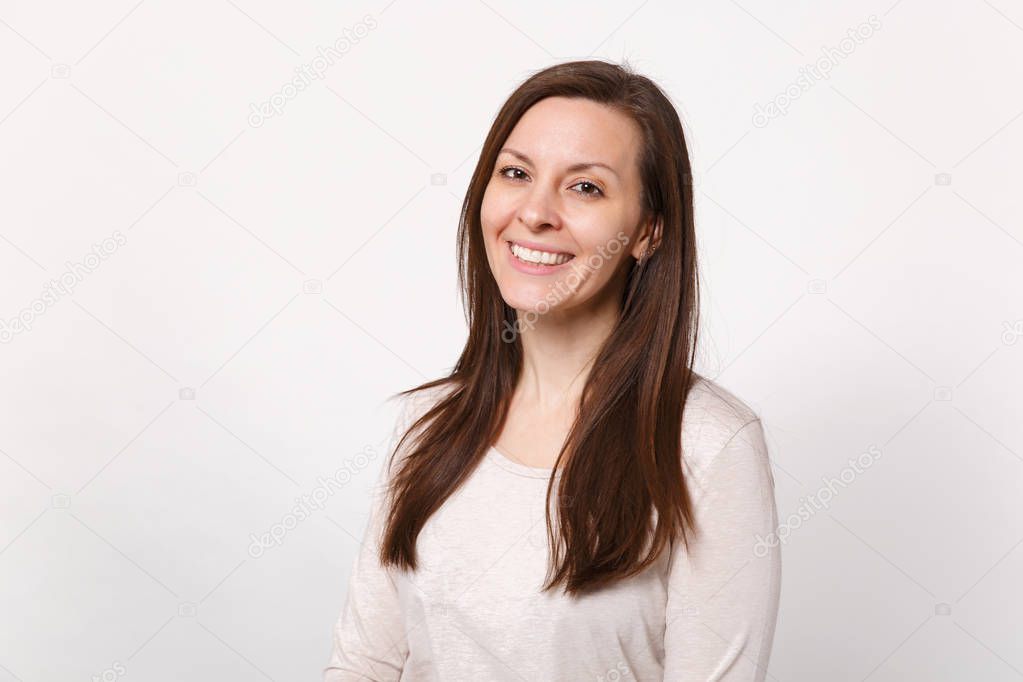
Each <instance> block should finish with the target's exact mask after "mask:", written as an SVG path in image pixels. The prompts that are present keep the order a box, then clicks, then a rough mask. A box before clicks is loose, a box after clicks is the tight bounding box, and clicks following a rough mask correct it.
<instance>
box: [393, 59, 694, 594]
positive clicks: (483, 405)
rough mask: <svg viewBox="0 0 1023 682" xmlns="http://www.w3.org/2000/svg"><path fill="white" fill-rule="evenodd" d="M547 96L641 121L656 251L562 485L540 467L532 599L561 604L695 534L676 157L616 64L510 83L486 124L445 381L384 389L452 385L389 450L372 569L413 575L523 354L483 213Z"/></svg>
mask: <svg viewBox="0 0 1023 682" xmlns="http://www.w3.org/2000/svg"><path fill="white" fill-rule="evenodd" d="M552 96H561V97H576V98H586V99H589V100H592V101H595V102H598V103H602V104H605V105H608V106H611V107H613V108H615V109H616V110H618V111H621V112H623V113H625V114H626V115H628V116H630V117H631V118H632V119H633V120H634V121H635V122H636V123H637V124H638V125H639V128H640V130H641V131H642V139H643V144H642V149H641V150H639V167H640V174H641V178H642V187H643V189H642V196H641V197H640V200H641V202H642V206H643V208H644V209H645V210H646V211H647V212H648V213H647V215H651V214H652V215H654V216H657V217H659V218H660V220H661V231H660V242H659V245H658V248H657V250H656V252H655V253H654V254H653V255H652V256H651V257H649V258H647V259H643V260H640V261H635V260H634V261H633V264H632V269H631V270H630V272H629V273H628V279H627V281H626V287H625V291H624V293H623V298H622V307H621V310H622V312H621V315H620V317H619V319H618V321H617V324H616V326H615V327H614V329H613V330H612V332H611V333H610V335H609V336H608V338H607V339H606V341H605V342H604V344H603V346H602V347H601V348H600V350H599V351H598V353H597V356H596V358H595V360H594V363H593V366H592V369H591V370H590V373H589V375H588V377H587V380H586V384H585V385H584V387H583V389H582V396H581V398H580V404H579V409H578V416H577V418H576V420H575V422H574V424H573V426H572V428H571V430H570V432H569V434H568V437H567V438H566V441H565V443H564V445H563V447H562V449H561V452H560V453H559V455H558V458H557V460H556V462H555V470H558V469H559V467H560V468H561V471H562V475H561V476H560V477H555V476H554V475H553V472H552V475H551V478H550V481H549V482H548V486H547V512H546V515H547V533H548V540H549V543H550V546H551V547H552V548H553V551H552V561H551V564H549V566H548V573H547V577H546V579H545V584H544V587H543V589H544V591H547V590H549V589H551V588H553V587H554V586H555V585H557V584H559V583H564V589H565V592H566V593H567V594H569V595H579V594H582V593H585V592H587V591H590V590H593V589H595V588H599V587H602V586H604V585H608V584H610V583H612V582H615V581H617V580H620V579H623V578H627V577H629V576H632V575H635V574H637V573H639V572H641V571H642V570H643V569H645V568H646V567H647V566H649V565H650V564H652V563H653V562H654V561H655V560H656V559H657V558H658V556H659V554H660V552H661V551H662V550H664V549H665V548H666V547H669V548H670V547H671V546H672V544H673V543H674V541H675V538H677V537H681V538H682V541H683V542H684V543H685V544H686V545H687V546H688V533H689V532H693V531H695V528H693V518H692V508H691V501H690V499H689V496H688V495H687V492H686V486H685V484H684V480H683V469H682V456H681V455H682V442H681V438H682V414H683V408H684V406H685V400H686V396H687V394H688V393H689V388H690V386H691V385H692V384H693V383H694V382H695V381H696V378H697V375H695V373H694V372H693V371H692V365H693V359H694V354H695V349H696V340H697V338H696V337H697V327H698V319H699V314H698V310H697V307H698V301H699V293H698V281H697V280H698V276H697V267H696V237H695V229H694V221H693V190H692V182H691V178H692V175H691V169H690V165H689V154H688V151H687V149H686V142H685V137H684V135H683V130H682V124H681V121H680V120H679V117H678V113H677V112H676V111H675V108H674V106H673V105H672V103H671V101H670V100H669V98H668V97H667V95H665V94H664V93H663V92H662V91H661V90H660V88H659V87H658V86H657V85H655V84H654V83H653V82H652V81H651V80H650V79H648V78H646V77H644V76H641V75H638V74H636V73H634V72H633V71H632V69H631V67H629V66H628V65H619V64H613V63H608V62H603V61H597V60H590V61H573V62H567V63H562V64H557V65H555V66H551V67H549V68H546V69H544V70H542V71H539V72H537V73H535V74H533V75H532V76H531V77H529V78H528V79H527V80H526V81H525V82H523V83H522V84H521V85H520V86H519V87H518V88H517V89H516V90H515V91H514V92H513V93H512V94H511V96H510V97H509V98H508V100H507V101H506V102H505V103H504V105H503V106H502V108H501V110H500V112H499V113H498V115H497V117H496V118H495V120H494V122H493V124H492V126H491V128H490V132H489V134H488V135H487V139H486V142H485V143H484V145H483V149H482V151H481V153H480V157H479V161H478V163H477V164H476V169H475V171H473V175H472V179H471V181H470V182H469V189H468V191H467V192H466V196H465V200H464V202H463V204H462V212H461V219H460V222H459V229H458V281H459V285H460V287H461V293H462V298H463V303H464V306H465V312H466V317H467V320H468V324H469V334H468V339H467V341H466V344H465V348H464V349H463V350H462V354H461V356H460V357H459V359H458V362H457V364H456V365H455V366H454V368H453V370H452V372H451V374H450V376H447V377H443V378H441V379H437V380H434V381H429V382H426V383H424V384H421V385H420V386H417V387H415V388H411V389H408V390H406V391H402V392H400V393H398V394H396V396H407V395H409V394H412V393H415V392H417V391H421V390H425V389H431V388H433V387H440V386H444V387H447V388H448V389H449V390H446V391H443V394H444V395H443V397H442V398H441V399H439V400H438V401H437V402H435V403H434V404H432V405H431V406H430V408H429V409H428V410H426V411H425V412H424V413H423V414H422V415H420V416H419V418H418V419H415V420H414V421H413V422H412V423H411V424H410V428H409V429H408V430H407V431H405V432H404V435H403V436H402V437H401V438H400V439H399V440H398V444H397V446H396V448H395V454H396V453H397V452H398V451H399V450H400V449H401V448H402V447H403V445H404V444H405V441H406V439H409V440H410V442H411V443H412V447H410V448H409V450H408V456H407V457H404V458H402V464H401V466H400V467H397V470H396V472H395V473H394V475H393V477H392V478H391V481H390V487H389V499H390V512H389V514H388V517H387V524H386V528H385V530H384V535H383V540H382V542H381V551H380V561H381V562H382V563H383V564H384V565H394V566H398V567H400V568H403V569H407V570H415V569H416V566H417V559H416V549H415V544H416V538H417V537H418V535H419V532H420V531H421V530H422V528H423V525H424V524H425V523H426V521H427V519H428V518H429V517H430V516H431V515H432V514H433V513H434V512H436V511H437V509H439V508H440V506H441V505H442V504H443V503H444V501H445V500H446V499H447V498H448V496H449V495H451V494H452V493H453V492H454V491H455V490H456V489H457V488H458V487H459V486H460V485H461V484H462V483H463V482H464V481H465V480H467V478H468V477H469V476H470V474H471V473H472V472H473V470H474V468H475V467H476V466H477V464H478V463H479V462H480V460H481V459H482V458H483V457H484V456H485V454H486V452H487V450H488V449H489V447H490V446H491V444H492V443H493V442H494V440H496V438H497V437H498V435H499V434H500V433H501V429H502V428H503V425H504V420H505V417H506V414H507V409H508V405H509V402H510V399H511V397H512V393H513V391H514V389H515V387H516V384H517V381H518V378H519V373H520V370H521V367H522V357H523V353H522V345H521V341H520V340H519V338H518V336H515V337H514V338H513V339H512V340H511V342H509V341H508V340H507V338H506V337H502V332H503V331H506V330H507V329H509V328H515V325H516V312H515V310H514V309H512V308H511V307H510V306H509V305H508V304H507V303H505V301H504V299H503V298H502V297H501V293H500V290H499V289H498V286H497V282H496V280H495V279H494V276H493V273H492V272H491V270H490V267H489V265H488V261H487V257H486V251H485V247H484V240H483V233H482V227H481V224H480V206H481V204H482V201H483V194H484V190H485V189H486V187H487V183H488V182H489V181H490V177H491V175H492V173H493V169H494V167H495V163H496V159H497V155H498V151H499V150H500V149H501V147H502V145H503V144H504V142H505V140H506V139H507V137H508V135H509V134H510V133H511V131H512V129H513V128H514V126H515V124H516V123H517V122H518V120H519V118H520V117H521V116H522V115H523V114H524V113H525V112H526V110H527V109H529V108H530V107H531V106H533V105H534V104H536V103H537V102H539V101H540V100H542V99H544V98H546V97H552ZM628 257H629V258H631V256H628ZM413 432H416V433H415V436H414V437H412V433H413ZM393 456H394V455H393V454H392V461H393ZM559 478H560V482H558V479H559ZM555 485H557V495H556V517H557V519H556V521H553V520H552V518H553V515H552V510H551V500H552V492H553V491H554V490H555Z"/></svg>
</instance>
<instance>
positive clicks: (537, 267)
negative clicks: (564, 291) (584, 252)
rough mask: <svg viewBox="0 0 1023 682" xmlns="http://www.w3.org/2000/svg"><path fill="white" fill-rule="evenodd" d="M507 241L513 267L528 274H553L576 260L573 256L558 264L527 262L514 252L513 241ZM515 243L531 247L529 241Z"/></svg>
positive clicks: (509, 257)
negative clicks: (512, 248)
mask: <svg viewBox="0 0 1023 682" xmlns="http://www.w3.org/2000/svg"><path fill="white" fill-rule="evenodd" d="M505 243H506V244H507V245H508V248H507V249H506V251H507V252H508V261H509V263H510V264H511V266H512V267H513V268H515V269H516V270H518V271H519V272H521V273H524V274H526V275H551V274H554V273H556V272H558V271H560V270H562V269H563V268H565V267H567V266H568V264H569V263H571V262H572V261H573V260H575V257H574V256H573V257H572V258H569V259H568V260H567V261H565V262H564V263H560V264H558V265H544V264H543V263H527V262H526V261H524V260H522V259H520V258H519V257H518V256H516V255H515V254H514V253H512V250H511V245H512V242H510V241H509V242H505ZM514 243H516V244H519V245H520V246H526V247H527V248H529V246H528V243H527V244H522V243H521V242H514ZM536 250H538V251H539V250H540V249H536ZM550 253H555V252H550ZM558 253H564V252H558Z"/></svg>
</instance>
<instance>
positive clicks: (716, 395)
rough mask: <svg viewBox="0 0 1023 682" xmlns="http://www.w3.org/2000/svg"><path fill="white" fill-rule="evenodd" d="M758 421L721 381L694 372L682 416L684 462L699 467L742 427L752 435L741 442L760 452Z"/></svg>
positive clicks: (698, 468) (754, 413)
mask: <svg viewBox="0 0 1023 682" xmlns="http://www.w3.org/2000/svg"><path fill="white" fill-rule="evenodd" d="M759 422H760V415H759V414H758V413H757V412H756V411H755V410H754V409H753V407H751V406H750V405H749V404H748V403H747V402H746V401H744V400H743V399H741V398H740V397H739V396H737V395H736V394H735V393H733V392H731V391H729V390H728V389H726V388H724V387H723V386H722V385H721V384H719V383H717V382H715V381H713V380H711V379H708V378H707V377H704V376H701V375H698V374H695V373H694V381H693V384H692V385H691V386H690V389H689V394H688V396H687V398H686V403H685V408H684V409H683V416H682V448H683V453H684V456H685V458H686V462H687V465H688V466H689V467H691V468H693V469H695V470H697V471H699V470H702V469H703V468H704V467H705V466H707V465H709V464H710V462H711V460H713V458H714V457H715V456H716V455H717V454H718V453H720V452H721V451H722V449H723V448H724V447H725V446H726V445H728V444H729V443H730V442H731V441H732V440H733V439H734V438H735V437H736V436H737V435H738V434H739V433H740V432H742V431H743V429H747V431H751V430H752V431H755V433H753V434H752V435H753V436H754V437H752V438H748V439H746V440H745V441H744V442H747V443H749V444H750V446H751V450H752V451H753V452H759V451H763V450H764V444H763V433H762V431H761V424H760V423H759ZM747 427H749V428H747ZM765 454H766V453H765Z"/></svg>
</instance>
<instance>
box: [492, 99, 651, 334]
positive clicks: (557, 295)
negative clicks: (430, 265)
mask: <svg viewBox="0 0 1023 682" xmlns="http://www.w3.org/2000/svg"><path fill="white" fill-rule="evenodd" d="M641 142H642V139H641V133H640V130H639V128H638V126H637V125H636V124H635V122H633V121H632V119H630V118H629V117H628V116H626V115H624V114H622V113H620V112H618V111H616V110H614V109H612V108H610V107H607V106H605V105H603V104H599V103H597V102H593V101H592V100H587V99H581V98H566V97H549V98H546V99H543V100H541V101H539V102H537V103H536V104H534V105H533V106H532V107H531V108H530V109H529V110H527V111H526V113H525V114H523V116H522V117H521V118H520V119H519V121H518V123H517V124H516V126H515V128H514V129H513V130H512V132H511V134H510V135H509V136H508V139H507V141H506V142H505V144H504V146H503V147H502V149H501V151H500V153H499V154H498V156H497V162H496V164H495V167H494V169H493V171H492V173H491V176H490V181H489V183H488V184H487V188H486V191H485V193H484V195H483V205H482V207H481V211H480V217H481V221H482V225H483V238H484V244H485V245H486V251H487V260H488V261H489V263H490V269H491V271H492V272H493V274H494V278H495V279H496V280H497V284H498V286H499V287H500V289H501V295H502V297H503V298H504V300H505V302H506V303H507V304H508V305H509V306H511V307H512V308H514V309H516V310H518V311H534V312H536V313H540V314H547V313H548V312H549V313H550V314H552V315H554V314H557V315H559V316H560V315H564V314H566V313H569V312H570V311H576V312H578V311H580V310H587V309H590V308H592V307H595V306H597V305H598V304H599V303H600V302H607V301H610V300H616V301H617V300H620V299H612V298H611V297H614V296H618V297H620V295H621V291H622V287H624V282H625V275H626V273H627V271H628V267H629V266H631V263H632V260H631V259H632V258H637V257H639V255H640V254H642V253H643V251H644V249H645V248H646V244H647V239H646V238H645V235H646V234H647V232H648V230H649V227H651V225H650V224H649V221H648V220H646V221H644V220H643V218H644V216H643V210H642V208H641V206H640V192H641V189H642V185H641V181H640V175H639V161H638V158H639V152H640V149H641ZM641 221H643V224H641Z"/></svg>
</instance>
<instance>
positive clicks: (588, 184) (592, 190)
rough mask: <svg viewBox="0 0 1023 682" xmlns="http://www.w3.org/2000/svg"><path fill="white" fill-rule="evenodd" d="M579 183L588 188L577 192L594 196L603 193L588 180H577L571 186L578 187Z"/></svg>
mask: <svg viewBox="0 0 1023 682" xmlns="http://www.w3.org/2000/svg"><path fill="white" fill-rule="evenodd" d="M579 185H584V186H585V187H588V188H589V189H586V190H583V191H580V192H579V193H580V194H585V195H587V196H591V197H596V196H600V195H601V194H603V192H601V191H600V188H599V187H597V186H596V185H594V184H593V183H592V182H590V181H588V180H583V181H582V182H577V183H575V184H574V185H572V186H573V187H578V186H579Z"/></svg>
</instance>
